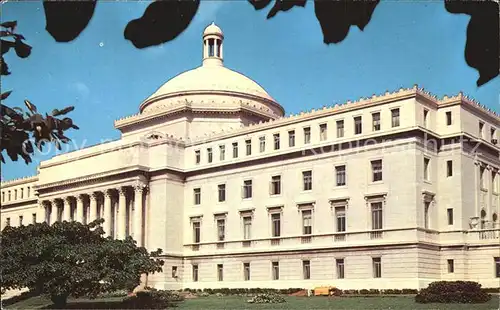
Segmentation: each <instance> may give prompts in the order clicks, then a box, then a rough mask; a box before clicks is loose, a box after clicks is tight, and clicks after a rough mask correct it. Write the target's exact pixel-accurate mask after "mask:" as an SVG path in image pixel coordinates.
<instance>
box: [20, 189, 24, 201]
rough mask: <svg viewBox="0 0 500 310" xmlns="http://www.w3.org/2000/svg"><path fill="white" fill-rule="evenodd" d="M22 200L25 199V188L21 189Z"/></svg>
mask: <svg viewBox="0 0 500 310" xmlns="http://www.w3.org/2000/svg"><path fill="white" fill-rule="evenodd" d="M20 198H21V199H23V198H24V188H21V197H20Z"/></svg>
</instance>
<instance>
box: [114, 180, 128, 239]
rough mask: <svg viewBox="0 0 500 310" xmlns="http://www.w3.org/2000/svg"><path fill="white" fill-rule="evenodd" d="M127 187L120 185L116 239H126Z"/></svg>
mask: <svg viewBox="0 0 500 310" xmlns="http://www.w3.org/2000/svg"><path fill="white" fill-rule="evenodd" d="M126 194H127V191H126V188H125V187H120V188H119V189H118V196H119V197H118V212H117V213H116V216H117V217H118V218H117V224H116V226H117V227H116V239H125V237H126V236H125V235H126V230H127V226H126V225H127V201H126Z"/></svg>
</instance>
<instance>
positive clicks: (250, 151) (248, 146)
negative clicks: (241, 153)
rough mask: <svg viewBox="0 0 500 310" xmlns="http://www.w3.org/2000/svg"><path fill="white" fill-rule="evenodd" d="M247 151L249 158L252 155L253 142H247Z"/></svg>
mask: <svg viewBox="0 0 500 310" xmlns="http://www.w3.org/2000/svg"><path fill="white" fill-rule="evenodd" d="M245 149H246V154H247V156H248V155H252V140H245Z"/></svg>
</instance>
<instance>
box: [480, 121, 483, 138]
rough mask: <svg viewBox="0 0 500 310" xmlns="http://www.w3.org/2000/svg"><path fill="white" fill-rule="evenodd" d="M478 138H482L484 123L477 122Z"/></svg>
mask: <svg viewBox="0 0 500 310" xmlns="http://www.w3.org/2000/svg"><path fill="white" fill-rule="evenodd" d="M479 137H480V138H484V123H483V122H479Z"/></svg>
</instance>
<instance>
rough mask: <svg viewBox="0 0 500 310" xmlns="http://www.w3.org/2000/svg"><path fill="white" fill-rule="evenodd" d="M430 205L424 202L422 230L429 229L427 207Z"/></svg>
mask: <svg viewBox="0 0 500 310" xmlns="http://www.w3.org/2000/svg"><path fill="white" fill-rule="evenodd" d="M430 205H431V203H430V202H429V201H426V202H424V228H425V229H429V207H430Z"/></svg>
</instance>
